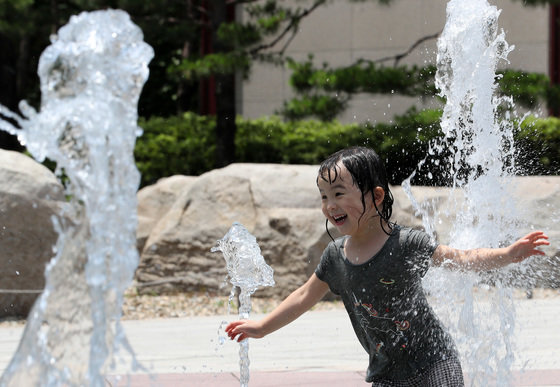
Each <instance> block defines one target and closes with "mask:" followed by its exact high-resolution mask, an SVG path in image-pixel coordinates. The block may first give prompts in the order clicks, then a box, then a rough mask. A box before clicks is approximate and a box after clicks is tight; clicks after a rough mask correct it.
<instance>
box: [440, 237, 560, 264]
mask: <svg viewBox="0 0 560 387" xmlns="http://www.w3.org/2000/svg"><path fill="white" fill-rule="evenodd" d="M549 244H550V243H549V242H548V236H546V235H545V233H543V232H542V231H533V232H531V233H529V234H527V235H525V236H524V237H523V238H521V239H519V240H517V241H516V242H514V243H512V244H511V245H509V246H507V247H501V248H496V249H471V250H459V249H455V248H453V247H449V246H445V245H439V246H438V247H437V249H436V251H435V252H434V254H433V256H432V260H433V263H434V264H435V265H437V266H439V265H441V264H443V263H446V262H450V263H451V264H452V265H455V266H457V267H460V268H464V269H470V270H490V269H496V268H499V267H502V266H506V265H509V264H510V263H515V262H521V261H523V260H524V259H525V258H528V257H530V256H532V255H545V253H544V252H543V251H541V250H539V249H538V248H537V247H539V246H546V245H549Z"/></svg>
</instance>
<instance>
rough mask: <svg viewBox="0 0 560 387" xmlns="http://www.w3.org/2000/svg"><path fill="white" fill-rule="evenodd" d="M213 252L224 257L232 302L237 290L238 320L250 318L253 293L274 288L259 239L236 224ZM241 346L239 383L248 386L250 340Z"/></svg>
mask: <svg viewBox="0 0 560 387" xmlns="http://www.w3.org/2000/svg"><path fill="white" fill-rule="evenodd" d="M211 251H213V252H215V251H221V252H222V254H223V255H224V259H225V260H226V268H227V272H228V277H229V281H230V283H231V284H232V285H233V287H232V291H231V297H230V299H231V298H232V297H233V295H234V293H235V288H236V287H238V288H239V290H240V292H239V318H240V319H248V318H249V315H250V313H251V294H253V293H254V292H255V291H256V290H257V289H258V288H259V286H273V285H274V279H273V270H272V268H271V267H270V266H268V265H267V264H266V262H265V261H264V258H263V256H262V255H261V249H260V248H259V245H258V243H257V239H256V238H255V237H254V236H253V235H251V233H249V231H248V230H247V229H246V228H245V227H244V226H243V225H242V224H240V223H237V222H235V223H234V224H233V225H232V227H231V228H230V229H229V231H228V232H227V234H226V235H225V236H224V237H223V238H222V239H220V240H219V241H218V242H217V246H215V247H213V248H212V250H211ZM239 346H240V347H239V366H240V383H241V386H242V387H246V386H248V384H249V340H243V341H242V342H241V343H240V344H239Z"/></svg>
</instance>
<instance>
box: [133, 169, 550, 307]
mask: <svg viewBox="0 0 560 387" xmlns="http://www.w3.org/2000/svg"><path fill="white" fill-rule="evenodd" d="M317 169H318V168H317V166H307V165H277V164H232V165H230V166H228V167H226V168H223V169H217V170H214V171H211V172H208V173H206V174H204V175H202V176H200V177H198V178H195V179H194V180H188V183H185V184H184V185H182V186H180V185H177V186H176V188H177V189H178V190H177V191H174V192H175V193H174V197H176V199H175V202H174V203H173V204H172V205H171V206H170V207H169V209H168V210H167V211H166V212H165V211H164V210H163V207H161V206H160V207H158V208H159V209H160V210H158V211H159V212H158V213H164V212H165V213H164V214H163V216H162V217H161V218H160V219H159V221H153V222H152V223H151V228H150V230H149V237H147V240H146V242H145V243H143V245H144V247H143V250H142V254H141V261H140V265H139V268H138V271H137V276H136V277H137V281H138V285H139V288H140V289H141V290H143V291H146V292H156V293H161V292H176V291H194V290H208V291H212V292H216V291H219V292H222V293H223V292H226V293H227V290H225V289H220V288H221V287H224V286H225V285H226V284H225V283H224V279H225V278H226V268H225V262H224V260H223V257H222V255H221V253H212V252H211V251H210V249H211V248H212V246H214V245H215V244H216V241H217V240H218V239H221V238H222V237H223V236H224V234H225V233H226V232H227V231H228V229H229V228H230V227H231V225H232V224H233V222H240V223H242V224H243V225H244V226H245V227H246V228H247V229H248V230H249V231H250V232H251V233H252V234H253V235H254V236H255V237H256V238H257V241H258V243H259V245H260V247H261V250H262V254H263V256H264V257H265V260H266V261H267V263H268V264H269V265H271V266H272V268H273V269H274V279H275V281H276V286H274V287H272V288H265V289H262V290H260V291H259V292H258V293H259V294H260V295H263V296H266V295H274V296H285V295H287V294H289V293H290V292H291V291H292V290H293V289H295V288H296V287H297V286H299V285H300V284H302V283H303V282H304V281H305V280H306V279H307V277H308V276H309V275H310V274H311V273H312V272H313V271H314V269H315V267H316V265H317V263H318V261H319V259H320V256H321V252H322V251H323V249H324V248H325V246H326V245H327V243H328V242H329V241H330V238H329V236H328V234H327V233H326V230H325V220H324V217H323V215H322V213H321V209H320V197H319V193H318V190H317V186H316V177H317ZM173 179H179V178H178V177H174V178H173ZM177 181H178V180H177ZM166 184H168V182H166V181H162V182H159V183H158V184H156V185H155V187H154V188H152V190H153V192H158V190H163V186H165V185H166ZM512 186H514V187H516V189H517V191H516V192H515V195H514V196H515V197H516V199H518V202H519V203H518V206H517V207H518V209H519V217H520V219H521V221H520V222H519V223H520V224H518V225H517V226H518V228H519V230H520V231H519V232H527V231H529V230H530V229H531V228H540V229H543V230H546V231H547V233H549V235H550V237H551V240H558V238H560V235H558V231H557V230H558V227H557V225H556V223H557V217H558V211H559V208H560V206H559V204H560V203H559V200H560V195H559V193H560V192H559V191H560V177H534V178H527V177H517V178H513V179H512ZM391 189H392V192H393V195H394V197H395V205H394V207H393V217H392V220H394V221H396V222H397V223H399V224H403V225H409V226H412V227H419V228H421V227H424V226H425V225H424V224H423V223H422V217H421V214H420V213H418V212H417V211H416V210H415V208H414V207H413V205H412V203H411V200H410V198H409V197H408V195H407V194H406V192H405V190H404V189H403V188H402V187H400V186H393V187H391ZM411 191H412V194H413V197H414V200H417V201H418V202H419V203H421V204H422V208H423V210H422V211H423V212H424V213H426V214H428V215H434V214H435V215H437V219H438V221H437V222H434V224H433V225H432V227H433V228H434V233H435V234H436V235H437V238H438V240H439V242H441V243H446V244H447V243H449V242H450V238H451V231H452V230H453V223H454V222H455V219H456V216H457V213H456V209H457V208H460V207H461V202H462V200H464V197H463V196H464V195H463V193H462V192H461V191H458V190H454V191H452V192H450V190H449V189H447V188H434V187H412V188H411ZM143 201H144V200H143V199H142V198H141V197H139V206H144V205H145V204H144V203H143ZM552 213H554V214H556V216H554V215H552V216H551V214H552ZM146 231H147V230H144V233H145V232H146ZM331 233H332V234H333V236H334V237H336V234H335V232H334V231H332V230H331ZM556 246H557V244H556ZM546 251H547V253H548V254H549V257H552V258H550V259H549V260H542V259H541V260H538V259H536V260H535V264H534V268H533V269H531V270H534V271H535V272H538V274H539V275H537V276H536V277H538V278H540V280H539V281H536V282H535V283H534V284H535V285H537V286H558V285H560V273H557V272H558V270H560V263H558V262H556V261H555V260H557V259H558V258H557V257H558V255H559V254H558V251H556V250H555V248H554V247H551V248H548V249H546ZM554 257H556V258H554ZM547 265H548V266H547ZM542 273H545V274H546V275H540V274H542ZM227 288H229V285H227Z"/></svg>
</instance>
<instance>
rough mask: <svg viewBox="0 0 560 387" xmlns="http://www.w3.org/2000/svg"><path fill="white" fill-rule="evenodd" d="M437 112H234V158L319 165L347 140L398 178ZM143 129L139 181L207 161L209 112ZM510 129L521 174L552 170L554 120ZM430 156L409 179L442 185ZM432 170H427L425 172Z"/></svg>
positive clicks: (415, 157)
mask: <svg viewBox="0 0 560 387" xmlns="http://www.w3.org/2000/svg"><path fill="white" fill-rule="evenodd" d="M440 117H441V111H439V110H422V111H417V110H416V109H415V108H411V109H410V110H409V111H408V112H406V113H405V114H403V115H402V116H397V117H395V119H394V121H393V122H392V123H379V124H375V125H374V124H369V123H365V124H357V123H352V124H341V123H339V122H336V121H332V122H321V121H317V120H305V121H296V122H284V121H282V120H281V119H280V118H279V117H275V116H273V117H266V118H260V119H255V120H247V119H243V118H241V117H238V118H237V120H236V122H237V135H236V160H237V162H251V163H285V164H318V163H319V162H321V160H323V159H324V158H325V157H326V156H328V155H329V154H331V153H333V152H335V151H337V150H338V149H341V148H343V147H347V146H351V145H368V146H371V147H372V148H374V149H375V150H376V151H377V152H378V153H379V154H380V156H381V157H382V158H383V159H384V160H385V161H386V164H387V168H388V171H389V174H390V179H391V182H392V183H393V184H400V183H401V182H402V180H404V179H405V178H406V177H408V176H409V175H410V174H411V173H412V171H414V170H415V168H416V166H417V165H418V163H419V162H420V161H421V160H423V159H424V158H425V157H426V155H427V151H428V145H429V144H430V142H432V141H434V140H435V139H436V138H437V137H438V136H441V131H440V127H439V120H440ZM139 125H140V126H141V127H142V128H143V130H144V134H143V136H141V137H140V138H138V141H137V144H136V148H135V157H136V161H137V166H138V169H139V170H140V172H141V174H142V186H145V185H148V184H152V183H154V182H156V181H157V180H158V179H159V178H161V177H165V176H171V175H175V174H183V175H200V174H202V173H204V172H207V171H209V170H211V169H212V168H213V166H214V162H213V160H214V152H215V141H214V127H215V120H214V119H213V118H212V117H205V116H198V115H196V114H193V113H186V114H184V115H182V116H177V117H169V118H161V117H152V118H150V119H149V120H141V121H140V123H139ZM518 127H519V129H518V131H517V133H516V134H515V136H516V142H517V144H518V148H519V149H520V152H519V161H518V164H519V166H520V169H519V173H520V174H558V172H559V168H558V160H560V119H557V118H547V119H537V118H531V117H530V118H527V119H525V120H524V121H523V122H522V123H521V124H520V125H518ZM439 158H440V159H439V160H435V159H434V160H431V162H430V163H429V164H428V165H430V167H429V168H428V169H429V170H428V169H426V168H424V170H421V171H419V172H418V173H417V176H416V177H415V179H414V181H413V183H415V184H427V185H445V184H447V183H448V182H446V181H442V180H438V179H437V178H436V177H437V176H444V174H440V173H438V170H437V169H438V168H445V165H444V162H442V161H443V160H444V159H445V155H443V156H440V157H439ZM429 172H432V173H429Z"/></svg>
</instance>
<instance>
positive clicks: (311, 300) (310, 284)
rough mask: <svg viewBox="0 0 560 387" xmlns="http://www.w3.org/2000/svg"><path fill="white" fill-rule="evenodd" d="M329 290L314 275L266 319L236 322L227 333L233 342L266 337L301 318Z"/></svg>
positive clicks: (231, 324) (325, 284) (228, 328)
mask: <svg viewBox="0 0 560 387" xmlns="http://www.w3.org/2000/svg"><path fill="white" fill-rule="evenodd" d="M328 290H329V286H328V285H327V283H326V282H323V281H321V280H320V279H319V278H318V277H317V276H316V275H315V274H313V275H312V276H311V278H309V280H308V281H307V282H306V283H305V284H303V285H302V286H300V287H299V288H298V289H296V290H295V291H294V292H292V294H290V295H289V296H288V297H287V298H286V299H285V300H284V301H282V303H281V304H280V305H278V306H277V307H276V308H275V309H274V310H273V311H272V312H270V314H268V315H267V316H266V317H265V318H263V319H262V320H260V321H252V320H240V321H234V322H232V323H229V324H228V326H227V327H226V333H227V335H228V336H229V338H230V339H232V340H234V339H235V338H236V337H237V341H242V340H244V339H246V338H248V337H253V338H261V337H264V336H266V335H268V334H269V333H271V332H274V331H275V330H277V329H280V328H282V327H283V326H284V325H287V324H289V323H291V322H292V321H294V320H295V319H296V318H298V317H299V316H301V315H302V314H303V313H304V312H306V311H307V310H309V309H310V308H311V307H312V306H313V305H315V304H316V303H317V302H319V301H320V300H321V299H322V298H323V297H324V296H325V294H327V291H328Z"/></svg>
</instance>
